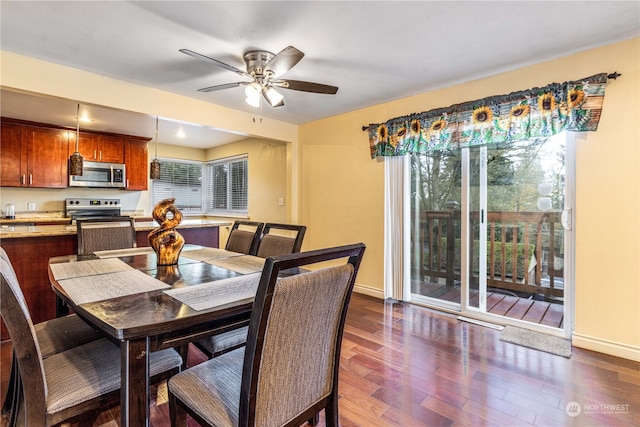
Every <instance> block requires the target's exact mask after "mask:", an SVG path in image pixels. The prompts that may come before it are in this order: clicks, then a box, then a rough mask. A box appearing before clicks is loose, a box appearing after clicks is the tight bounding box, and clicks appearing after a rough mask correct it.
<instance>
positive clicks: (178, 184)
mask: <svg viewBox="0 0 640 427" xmlns="http://www.w3.org/2000/svg"><path fill="white" fill-rule="evenodd" d="M158 161H159V162H160V179H156V180H154V181H153V186H152V189H153V193H152V204H153V206H155V205H156V204H157V203H158V202H159V201H161V200H164V199H168V198H175V199H176V201H175V205H176V207H177V208H178V209H180V210H181V211H182V212H183V213H203V209H202V204H203V203H202V195H203V194H204V193H203V187H202V169H203V167H202V162H190V161H181V160H175V159H158Z"/></svg>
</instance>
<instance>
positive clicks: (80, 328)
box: [0, 247, 102, 425]
mask: <svg viewBox="0 0 640 427" xmlns="http://www.w3.org/2000/svg"><path fill="white" fill-rule="evenodd" d="M0 259H2V260H4V261H5V262H7V264H8V268H9V270H10V272H11V273H12V274H13V275H15V270H14V269H13V264H12V263H11V260H10V259H9V255H8V254H7V252H6V251H5V250H4V249H3V248H2V247H0ZM34 329H35V333H36V336H37V337H38V342H39V344H40V352H41V353H42V358H43V359H46V358H47V357H49V356H51V355H54V354H57V353H60V352H62V351H65V350H68V349H70V348H73V347H77V346H79V345H82V344H86V343H88V342H91V341H95V340H97V339H98V338H101V337H102V334H101V333H100V332H98V331H96V330H95V329H93V328H92V327H91V326H89V324H87V323H86V322H85V321H83V320H82V319H81V318H79V317H78V316H77V315H75V314H70V315H68V316H63V317H58V318H55V319H51V320H46V321H44V322H41V323H37V324H35V325H34ZM18 381H19V376H18V365H17V360H16V357H15V352H14V354H13V357H12V364H11V371H10V373H9V381H8V384H7V390H6V394H5V399H4V403H3V405H2V413H3V414H5V413H9V412H11V414H12V415H10V418H12V417H13V416H15V412H16V411H13V409H14V408H16V405H17V399H18V398H19V393H18V389H17V387H16V386H17V384H19V382H18ZM11 424H12V423H10V425H11Z"/></svg>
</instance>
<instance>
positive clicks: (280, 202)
mask: <svg viewBox="0 0 640 427" xmlns="http://www.w3.org/2000/svg"><path fill="white" fill-rule="evenodd" d="M278 206H284V197H279V198H278Z"/></svg>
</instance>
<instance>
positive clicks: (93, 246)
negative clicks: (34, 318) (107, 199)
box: [56, 216, 136, 317]
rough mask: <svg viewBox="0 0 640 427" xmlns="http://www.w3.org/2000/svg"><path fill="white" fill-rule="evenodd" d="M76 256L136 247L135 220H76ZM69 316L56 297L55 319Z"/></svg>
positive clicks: (125, 218)
mask: <svg viewBox="0 0 640 427" xmlns="http://www.w3.org/2000/svg"><path fill="white" fill-rule="evenodd" d="M76 229H77V234H78V255H81V256H84V255H91V254H93V253H94V252H97V251H107V250H111V249H127V248H134V247H136V228H135V219H133V218H132V217H130V216H105V217H99V218H98V217H96V218H85V219H76ZM68 314H69V308H68V307H67V306H66V305H65V304H64V302H63V301H62V299H60V297H59V296H57V295H56V317H61V316H65V315H68Z"/></svg>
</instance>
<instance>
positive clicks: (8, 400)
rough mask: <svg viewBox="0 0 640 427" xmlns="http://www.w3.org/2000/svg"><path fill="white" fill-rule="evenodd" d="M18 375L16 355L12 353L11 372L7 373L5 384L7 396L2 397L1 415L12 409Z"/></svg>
mask: <svg viewBox="0 0 640 427" xmlns="http://www.w3.org/2000/svg"><path fill="white" fill-rule="evenodd" d="M17 375H18V361H17V360H16V353H15V352H12V356H11V372H10V373H9V383H8V384H7V394H6V395H5V396H4V402H3V403H2V413H3V414H6V413H7V412H9V411H11V409H12V408H13V403H14V399H15V395H14V394H15V393H16V391H17V389H16V381H17V380H18V379H17Z"/></svg>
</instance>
